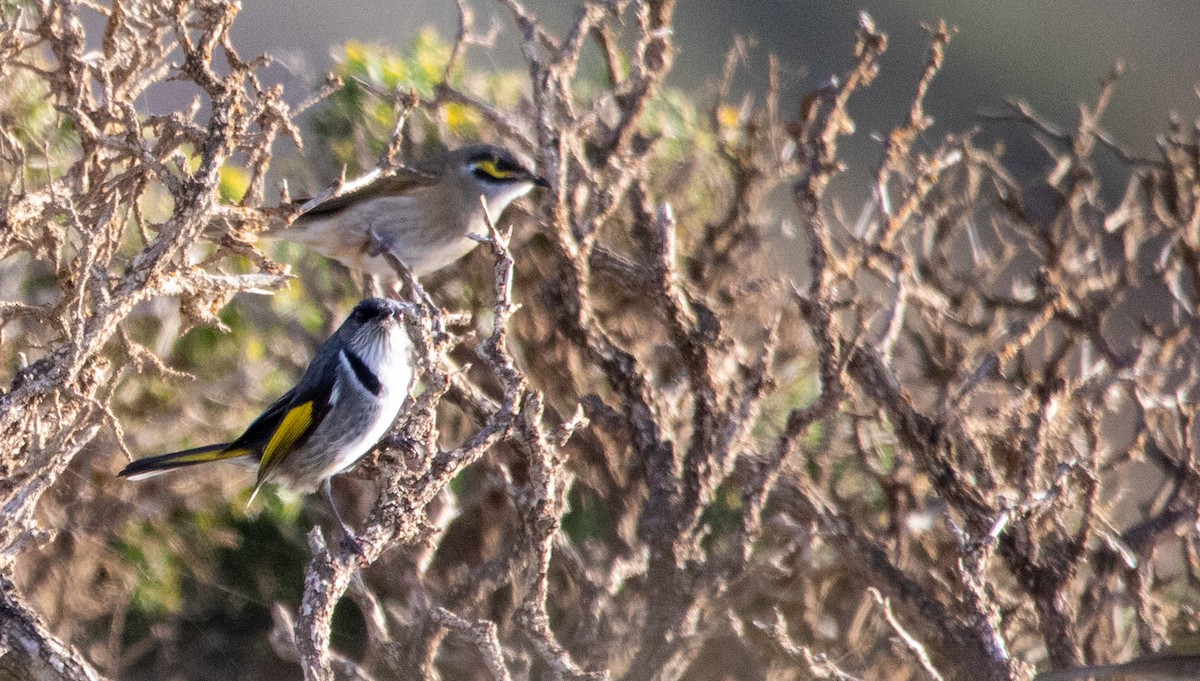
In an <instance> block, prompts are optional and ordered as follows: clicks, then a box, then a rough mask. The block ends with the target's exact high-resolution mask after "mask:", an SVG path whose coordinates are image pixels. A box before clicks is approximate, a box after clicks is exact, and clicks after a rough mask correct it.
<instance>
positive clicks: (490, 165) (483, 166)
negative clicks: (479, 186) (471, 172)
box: [475, 159, 513, 180]
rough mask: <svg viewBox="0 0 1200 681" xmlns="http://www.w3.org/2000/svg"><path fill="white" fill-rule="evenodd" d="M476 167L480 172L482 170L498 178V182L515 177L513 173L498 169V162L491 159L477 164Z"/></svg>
mask: <svg viewBox="0 0 1200 681" xmlns="http://www.w3.org/2000/svg"><path fill="white" fill-rule="evenodd" d="M475 167H476V168H478V169H479V170H482V171H483V172H485V173H487V174H488V175H491V176H492V177H494V178H496V179H497V180H503V179H505V178H509V177H512V176H513V173H511V172H510V171H507V170H500V168H498V167H497V166H496V162H495V161H493V160H491V159H485V160H483V161H479V162H478V163H476V164H475Z"/></svg>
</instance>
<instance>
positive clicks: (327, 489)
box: [321, 478, 366, 558]
mask: <svg viewBox="0 0 1200 681" xmlns="http://www.w3.org/2000/svg"><path fill="white" fill-rule="evenodd" d="M331 480H332V478H325V484H324V485H322V486H321V489H322V490H323V491H324V493H325V499H326V500H328V501H329V508H332V509H333V517H334V518H337V521H338V527H339V528H340V529H341V531H342V541H344V542H346V544H348V545H349V546H350V548H352V549H354V552H355V553H357V554H358V555H359V556H362V557H363V558H366V554H365V553H363V549H362V545H361V544H359V543H358V538H357V537H355V536H354V533H353V532H351V531H350V526H348V525H347V524H346V521H345V520H343V519H342V513H341V511H339V510H338V507H337V504H336V503H335V502H334V501H333V485H332V483H331Z"/></svg>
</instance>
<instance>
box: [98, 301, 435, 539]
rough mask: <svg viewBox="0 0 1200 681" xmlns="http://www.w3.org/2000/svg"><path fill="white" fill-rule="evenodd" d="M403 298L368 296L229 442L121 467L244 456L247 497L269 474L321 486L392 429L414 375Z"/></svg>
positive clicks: (142, 468)
mask: <svg viewBox="0 0 1200 681" xmlns="http://www.w3.org/2000/svg"><path fill="white" fill-rule="evenodd" d="M403 308H404V306H403V304H402V303H398V302H396V301H393V300H387V299H384V298H368V299H366V300H364V301H362V302H360V303H358V305H356V306H355V307H354V310H353V311H352V312H351V313H350V316H349V317H348V318H347V319H346V321H345V322H343V323H342V325H341V326H340V327H339V328H338V330H337V331H336V332H335V333H334V334H333V335H332V336H330V338H329V339H328V340H327V341H325V343H324V344H323V345H322V346H321V347H320V349H318V350H317V354H316V356H315V357H314V358H313V360H312V362H311V363H310V364H309V365H308V368H307V369H306V370H305V371H304V375H303V376H302V377H301V378H300V382H299V383H297V384H296V387H294V388H292V389H291V390H289V391H288V392H286V393H284V395H283V396H282V397H280V398H279V399H277V400H275V402H274V403H272V404H271V406H269V407H267V410H266V411H264V412H263V413H262V415H260V416H259V417H258V418H256V419H255V420H254V422H253V423H251V424H250V425H249V426H248V427H247V428H246V432H244V433H242V434H241V435H240V436H238V438H237V439H236V440H234V441H232V442H224V443H221V444H215V445H207V446H204V447H196V448H194V449H186V450H183V451H180V452H172V453H170V454H162V455H160V456H152V457H149V458H145V459H138V460H137V461H134V462H133V463H130V464H129V465H128V466H126V467H125V468H124V470H122V471H121V472H120V473H118V475H121V476H123V477H127V478H129V479H131V480H138V479H141V478H145V477H149V476H151V475H157V474H159V473H163V472H166V471H170V470H175V469H177V468H183V467H185V466H194V465H196V464H200V463H207V462H209V461H221V460H224V459H242V460H243V461H245V462H247V463H249V464H251V465H256V466H257V467H258V479H257V481H256V482H255V485H254V492H253V494H251V496H250V500H251V501H253V500H254V496H255V495H257V494H258V491H259V489H261V488H262V486H263V485H264V484H265V483H267V482H279V483H283V484H284V485H286V486H288V487H291V488H293V489H296V490H297V491H302V492H305V491H312V490H314V489H316V488H317V487H322V488H323V491H324V493H325V497H326V498H327V499H329V503H330V505H331V506H333V511H334V515H335V516H337V520H338V523H339V525H341V528H342V531H343V532H344V533H345V535H346V537H347V538H352V537H353V535H352V534H351V533H350V531H349V529H348V528H347V527H346V523H345V522H344V521H343V520H342V516H341V513H339V512H338V510H337V506H334V505H333V497H332V494H331V492H330V487H329V479H330V478H332V477H333V476H335V475H337V474H338V473H341V472H342V471H344V470H346V469H347V468H349V467H350V466H352V465H354V463H355V462H356V461H358V460H359V459H360V458H362V456H363V455H364V454H366V453H367V452H368V451H370V449H371V447H373V446H375V443H376V442H378V441H379V439H380V438H382V437H383V435H384V434H385V433H386V432H387V430H388V428H389V427H390V426H391V424H392V422H393V421H394V420H395V419H396V415H397V414H398V413H399V412H400V407H401V405H403V404H404V400H405V398H406V397H407V395H408V389H409V387H410V385H411V383H412V380H413V359H412V341H411V340H410V339H409V337H408V332H407V331H406V330H405V329H404V322H403V320H402V319H401V315H402V313H403Z"/></svg>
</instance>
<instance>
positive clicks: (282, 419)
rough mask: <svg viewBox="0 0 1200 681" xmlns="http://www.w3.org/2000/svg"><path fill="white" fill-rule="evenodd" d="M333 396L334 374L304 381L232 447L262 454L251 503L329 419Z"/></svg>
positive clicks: (272, 406)
mask: <svg viewBox="0 0 1200 681" xmlns="http://www.w3.org/2000/svg"><path fill="white" fill-rule="evenodd" d="M332 392H333V378H332V374H330V380H328V381H312V382H309V381H301V383H300V384H299V385H297V386H296V387H295V388H292V389H291V390H289V391H288V392H286V393H284V395H283V396H282V397H280V398H279V399H277V400H275V402H274V403H272V404H271V406H269V407H267V410H266V411H264V412H263V413H262V415H261V416H259V417H258V418H256V419H254V422H253V423H251V424H250V426H249V427H247V428H246V432H245V433H243V434H242V436H241V437H239V438H238V439H237V440H235V441H234V442H233V443H232V444H230V449H233V448H237V447H242V448H245V449H249V450H251V451H254V452H259V453H260V455H259V462H258V479H257V481H256V482H255V485H254V492H253V493H252V494H251V495H250V501H253V500H254V496H255V495H257V494H258V490H259V489H260V488H261V487H262V485H263V483H264V482H266V481H267V480H268V478H269V477H270V475H271V472H272V471H274V470H275V469H276V468H277V467H278V466H279V464H281V463H283V461H284V460H285V459H287V457H288V455H289V454H291V453H292V452H293V451H295V450H296V448H297V447H299V446H301V445H303V444H304V442H305V440H307V439H308V438H309V436H311V435H312V433H313V431H315V430H316V429H317V427H318V426H319V425H320V424H321V421H323V420H324V419H325V416H326V414H328V413H329V409H330V406H331V405H330V397H331V395H332Z"/></svg>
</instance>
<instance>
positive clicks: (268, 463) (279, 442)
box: [258, 401, 313, 483]
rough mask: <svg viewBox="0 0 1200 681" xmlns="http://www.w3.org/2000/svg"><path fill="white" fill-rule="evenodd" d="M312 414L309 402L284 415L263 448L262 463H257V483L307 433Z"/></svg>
mask: <svg viewBox="0 0 1200 681" xmlns="http://www.w3.org/2000/svg"><path fill="white" fill-rule="evenodd" d="M312 412H313V403H312V402H311V401H310V402H305V403H304V404H300V405H297V406H295V407H292V408H291V409H289V410H288V413H287V414H286V415H284V417H283V420H281V421H280V422H279V427H278V428H276V429H275V432H274V433H273V434H272V435H271V439H270V440H269V441H268V442H267V446H266V447H265V448H263V455H262V461H260V462H259V463H258V481H259V483H262V481H263V480H264V479H265V478H266V477H267V473H269V472H270V471H271V469H272V468H274V467H275V466H277V465H279V463H280V462H282V461H283V460H284V459H285V458H287V455H288V453H289V452H291V451H292V445H294V444H296V440H299V439H300V438H301V437H302V436H303V435H304V434H305V433H306V432H308V428H309V426H311V425H312Z"/></svg>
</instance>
